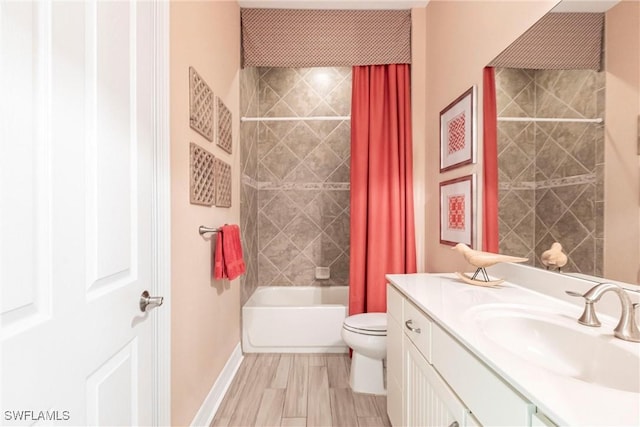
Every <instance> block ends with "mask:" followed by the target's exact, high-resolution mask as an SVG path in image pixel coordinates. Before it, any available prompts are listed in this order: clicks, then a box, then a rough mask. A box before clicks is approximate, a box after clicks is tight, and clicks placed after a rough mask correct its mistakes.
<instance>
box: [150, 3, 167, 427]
mask: <svg viewBox="0 0 640 427" xmlns="http://www.w3.org/2000/svg"><path fill="white" fill-rule="evenodd" d="M169 6H170V5H169V2H167V1H164V0H156V1H155V2H154V8H155V11H154V15H155V19H154V32H155V34H154V40H155V43H154V48H155V52H154V76H153V78H154V98H155V99H154V138H153V156H154V158H153V169H154V176H153V187H154V188H153V194H152V198H153V220H152V221H153V227H152V228H153V231H152V238H153V242H152V248H153V254H152V260H153V261H152V262H153V266H152V277H153V278H152V282H153V283H151V284H150V287H151V288H152V289H153V295H162V296H164V303H163V306H162V307H158V308H157V309H155V310H153V313H154V314H155V315H154V316H151V320H152V322H153V346H154V359H153V363H154V367H153V381H154V384H153V388H152V389H153V393H154V396H153V408H152V412H153V418H152V419H153V425H156V426H165V425H171V181H170V178H171V164H170V158H169V156H170V137H169V132H170V118H171V116H170V112H169V105H170V104H169V90H170V74H169Z"/></svg>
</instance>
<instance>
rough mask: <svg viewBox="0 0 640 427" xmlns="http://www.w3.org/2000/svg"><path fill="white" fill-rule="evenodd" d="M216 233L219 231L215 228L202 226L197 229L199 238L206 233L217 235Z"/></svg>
mask: <svg viewBox="0 0 640 427" xmlns="http://www.w3.org/2000/svg"><path fill="white" fill-rule="evenodd" d="M218 231H219V230H218V229H217V228H212V227H206V226H204V225H201V226H200V227H198V233H200V235H201V236H204V235H205V234H207V233H217V232H218Z"/></svg>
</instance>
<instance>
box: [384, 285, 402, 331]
mask: <svg viewBox="0 0 640 427" xmlns="http://www.w3.org/2000/svg"><path fill="white" fill-rule="evenodd" d="M403 300H404V297H403V296H402V294H401V293H400V292H399V291H398V290H397V289H396V288H394V287H393V286H392V285H390V284H387V315H389V316H391V317H393V318H394V319H395V320H396V321H397V322H398V323H402V301H403Z"/></svg>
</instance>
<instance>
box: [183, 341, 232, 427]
mask: <svg viewBox="0 0 640 427" xmlns="http://www.w3.org/2000/svg"><path fill="white" fill-rule="evenodd" d="M243 358H244V356H242V348H241V347H240V343H238V345H237V346H236V348H235V349H234V350H233V352H232V353H231V356H229V360H227V363H226V364H225V365H224V368H222V372H220V375H218V379H217V380H216V382H215V383H214V384H213V387H211V390H210V391H209V394H208V395H207V397H206V399H204V402H202V405H201V406H200V409H199V410H198V413H197V414H196V416H195V417H194V418H193V421H191V425H192V426H207V427H208V426H209V425H210V424H211V422H212V421H213V417H214V416H215V415H216V412H217V411H218V408H219V407H220V403H222V399H223V398H224V395H225V393H226V392H227V390H228V389H229V386H230V385H231V381H233V377H235V375H236V372H238V368H239V367H240V363H242V359H243Z"/></svg>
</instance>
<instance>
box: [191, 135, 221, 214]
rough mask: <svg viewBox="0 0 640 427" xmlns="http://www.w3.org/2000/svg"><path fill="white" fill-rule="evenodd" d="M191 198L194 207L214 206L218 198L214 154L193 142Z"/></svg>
mask: <svg viewBox="0 0 640 427" xmlns="http://www.w3.org/2000/svg"><path fill="white" fill-rule="evenodd" d="M190 152H191V155H190V163H191V168H190V183H189V186H190V197H189V201H190V202H191V203H192V204H194V205H204V206H213V204H214V202H215V197H216V186H215V174H214V164H215V160H217V159H215V157H214V156H213V154H211V153H210V152H208V151H207V150H205V149H204V148H202V147H200V146H199V145H197V144H194V143H193V142H192V143H191V144H190Z"/></svg>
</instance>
